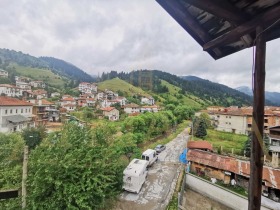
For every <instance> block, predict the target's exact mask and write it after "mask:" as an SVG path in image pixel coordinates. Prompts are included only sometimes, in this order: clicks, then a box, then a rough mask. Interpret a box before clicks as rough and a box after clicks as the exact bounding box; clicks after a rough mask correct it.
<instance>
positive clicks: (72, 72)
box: [40, 57, 94, 82]
mask: <svg viewBox="0 0 280 210" xmlns="http://www.w3.org/2000/svg"><path fill="white" fill-rule="evenodd" d="M40 59H41V60H43V61H45V62H46V63H48V65H49V68H50V69H51V70H53V71H55V72H57V73H59V74H62V75H63V76H67V77H70V78H71V79H77V80H80V81H83V82H93V81H94V79H93V78H92V77H91V76H90V75H89V74H87V73H86V72H84V71H83V70H82V69H80V68H78V67H76V66H74V65H73V64H71V63H68V62H66V61H64V60H60V59H57V58H53V57H40Z"/></svg>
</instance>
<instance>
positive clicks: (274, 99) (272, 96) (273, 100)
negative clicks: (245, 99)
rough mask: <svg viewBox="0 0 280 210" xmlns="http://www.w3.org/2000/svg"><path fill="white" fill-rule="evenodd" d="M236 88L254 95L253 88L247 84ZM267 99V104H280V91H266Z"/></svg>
mask: <svg viewBox="0 0 280 210" xmlns="http://www.w3.org/2000/svg"><path fill="white" fill-rule="evenodd" d="M235 89H236V90H238V91H240V92H242V93H245V94H247V95H249V96H253V92H252V89H251V88H249V87H247V86H240V87H237V88H235ZM265 99H266V101H268V103H266V104H272V105H273V104H274V105H277V106H280V93H278V92H269V91H265Z"/></svg>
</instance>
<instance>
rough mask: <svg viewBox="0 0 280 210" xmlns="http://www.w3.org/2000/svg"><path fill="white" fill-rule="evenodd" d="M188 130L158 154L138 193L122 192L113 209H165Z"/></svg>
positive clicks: (174, 183) (177, 170) (174, 181)
mask: <svg viewBox="0 0 280 210" xmlns="http://www.w3.org/2000/svg"><path fill="white" fill-rule="evenodd" d="M188 137H189V136H188V131H187V129H185V130H184V131H183V132H182V133H180V134H179V135H178V136H177V137H176V138H174V139H173V140H172V141H171V142H169V143H168V144H166V150H165V151H163V152H161V153H160V154H159V155H158V161H157V162H156V163H155V164H154V165H153V166H152V167H151V168H150V169H149V171H148V177H147V180H146V182H145V183H144V185H143V187H142V189H141V191H140V193H139V194H135V193H129V192H123V193H122V194H121V195H120V197H119V201H118V202H117V204H116V207H115V210H143V209H149V210H160V209H165V208H166V206H167V204H168V203H169V200H170V199H171V196H172V192H173V190H174V188H175V185H176V181H177V177H178V173H179V167H180V164H179V155H180V154H181V153H182V152H183V150H184V149H185V148H186V141H187V138H188Z"/></svg>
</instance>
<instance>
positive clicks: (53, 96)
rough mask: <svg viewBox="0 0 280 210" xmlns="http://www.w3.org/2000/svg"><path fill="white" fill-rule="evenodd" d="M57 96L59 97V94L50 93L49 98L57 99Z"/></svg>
mask: <svg viewBox="0 0 280 210" xmlns="http://www.w3.org/2000/svg"><path fill="white" fill-rule="evenodd" d="M59 96H60V93H59V92H54V93H51V97H52V98H55V97H59Z"/></svg>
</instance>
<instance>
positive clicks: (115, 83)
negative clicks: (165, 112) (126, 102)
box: [98, 78, 148, 96]
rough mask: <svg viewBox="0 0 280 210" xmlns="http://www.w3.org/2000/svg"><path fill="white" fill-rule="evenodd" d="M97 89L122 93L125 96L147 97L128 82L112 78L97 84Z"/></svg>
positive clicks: (142, 91)
mask: <svg viewBox="0 0 280 210" xmlns="http://www.w3.org/2000/svg"><path fill="white" fill-rule="evenodd" d="M98 89H99V90H101V91H104V90H105V89H108V90H112V91H114V92H118V91H122V92H123V93H124V95H126V96H133V95H143V96H147V95H148V94H147V93H146V92H145V91H144V90H142V89H141V88H139V87H135V86H133V85H131V84H129V83H128V82H126V81H124V80H121V79H119V78H114V79H110V80H105V81H103V82H100V83H98Z"/></svg>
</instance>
